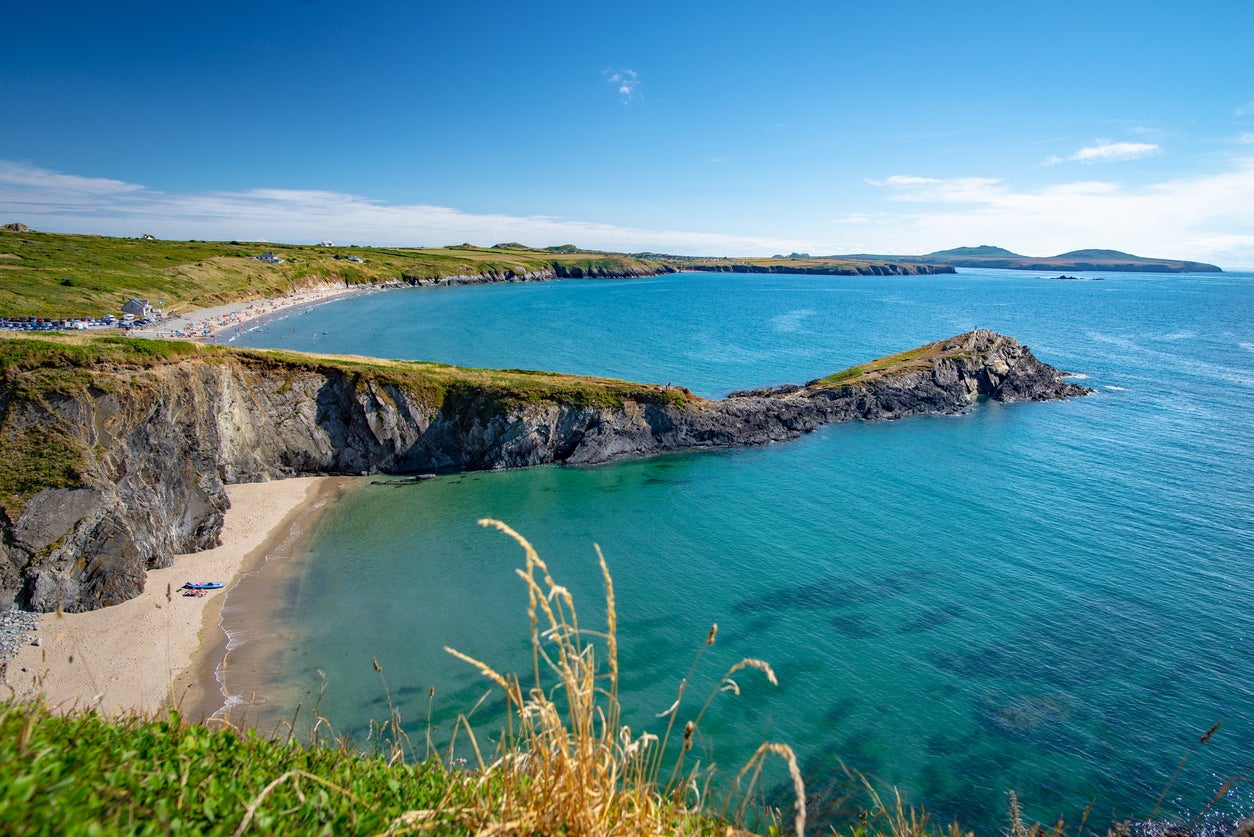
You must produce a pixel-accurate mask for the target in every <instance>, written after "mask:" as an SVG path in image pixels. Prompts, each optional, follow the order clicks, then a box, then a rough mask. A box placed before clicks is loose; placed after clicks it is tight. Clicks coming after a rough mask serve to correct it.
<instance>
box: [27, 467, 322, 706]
mask: <svg viewBox="0 0 1254 837" xmlns="http://www.w3.org/2000/svg"><path fill="white" fill-rule="evenodd" d="M336 482H337V480H336V478H334V477H301V478H296V479H288V480H279V481H274V482H265V483H247V484H241V485H232V486H228V487H227V495H228V497H230V500H231V508H230V510H229V511H228V512H227V513H226V520H225V523H224V525H223V529H222V545H221V546H219V547H217V548H216V549H210V550H206V551H204V552H198V553H193V554H189V555H180V556H176V557H175V559H174V564H173V566H171V567H169V568H166V569H161V570H151V571H149V573H148V580H147V583H146V584H145V587H144V592H143V593H142V594H140V595H139V596H138V597H136V598H134V599H131V600H130V601H127V602H123V603H122V604H119V605H114V606H113V607H107V608H103V609H101V610H96V611H92V612H90V613H67V614H63V615H60V616H58V615H56V614H42V615H40V617H39V629H38V631H36V632H35V633H34V634H33V637H34V638H37V640H38V641H39V643H40V644H39V645H38V646H35V645H33V644H28V645H26V646H25V647H23V648H22V649H21V650H19V651H18V654H17V656H16V657H15V658H14V659H13V660H10V661H9V663H8V666H7V676H6V683H7V685H8V687H9V688H10V689H12V690H13V693H14V694H15V695H16V696H18V697H33V696H35V695H37V694H39V693H40V692H42V693H43V694H44V696H45V698H46V700H47V703H48V704H49V706H51V707H53V708H56V709H59V710H69V709H73V708H79V709H83V708H92V709H98V710H99V711H101V712H104V713H106V714H115V713H119V712H126V711H131V710H134V711H139V712H143V713H157V712H160V711H162V710H164V709H166V708H168V707H170V706H171V705H174V706H179V707H184V708H185V710H186V709H188V708H191V707H199V706H204V705H205V702H206V700H207V698H206V696H207V695H211V693H212V691H213V690H214V689H215V688H216V685H217V684H216V682H209V683H202V682H200V681H201V680H203V679H205V677H204V674H203V672H206V671H208V672H210V673H211V672H212V671H213V665H212V664H207V662H206V661H204V660H203V659H201V658H202V657H203V656H205V653H206V652H208V651H209V650H211V649H213V648H215V647H217V646H218V645H219V644H220V642H219V640H220V637H219V635H220V634H221V630H220V628H219V626H218V619H219V610H220V608H221V605H222V599H223V596H224V595H225V593H226V592H227V591H228V590H229V589H230V588H231V587H232V586H233V584H234V583H235V582H236V581H237V580H238V579H239V578H240V576H241V574H242V573H244V572H247V571H248V570H249V569H250V568H251V567H252V566H254V565H256V564H258V563H260V562H261V561H262V560H263V559H264V556H265V554H266V551H267V549H268V548H269V547H270V546H271V544H272V543H273V542H274V541H275V539H276V538H279V539H281V538H286V536H287V533H288V531H289V530H290V529H291V527H292V523H293V521H295V520H296V519H297V518H298V517H300V516H301V515H302V514H303V513H304V512H307V511H308V510H309V509H310V508H311V507H312V506H313V505H314V504H315V503H316V502H317V501H318V500H319V498H320V497H321V496H322V494H323V492H324V491H326V490H329V489H330V488H331V487H332V486H333V485H334V484H336ZM188 581H221V582H224V583H225V585H226V586H225V587H224V588H223V589H220V590H213V591H210V592H207V593H206V594H205V595H204V596H203V597H185V596H183V595H182V592H181V591H180V590H179V588H180V587H181V586H182V585H183V584H184V583H185V582H188ZM189 675H190V676H189ZM210 677H211V675H210ZM185 702H186V703H187V704H190V705H191V707H185V706H184V704H185ZM192 711H193V714H194V712H195V711H196V710H195V709H192ZM185 714H186V711H185ZM189 719H190V720H199V719H198V718H195V717H190V718H189Z"/></svg>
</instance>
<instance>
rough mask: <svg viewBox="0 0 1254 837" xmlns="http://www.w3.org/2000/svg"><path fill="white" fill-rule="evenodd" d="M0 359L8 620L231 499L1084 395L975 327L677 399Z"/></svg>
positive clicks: (389, 367) (152, 354)
mask: <svg viewBox="0 0 1254 837" xmlns="http://www.w3.org/2000/svg"><path fill="white" fill-rule="evenodd" d="M4 348H5V352H3V353H0V359H2V360H3V363H4V367H3V369H0V405H2V406H3V414H2V415H0V457H2V458H3V459H4V461H5V463H6V468H5V470H4V472H3V473H0V609H3V607H5V606H7V604H9V603H12V602H16V603H19V604H21V605H24V606H26V607H29V608H31V609H34V610H44V611H48V610H55V609H57V608H58V607H60V608H64V609H65V610H67V611H79V610H91V609H95V608H98V607H102V606H105V605H109V604H114V603H117V602H120V601H123V600H126V599H128V598H131V597H133V596H135V595H137V594H138V593H139V592H140V591H141V590H142V589H143V586H144V579H145V571H146V570H148V569H154V568H157V567H164V566H168V565H169V564H170V562H171V559H172V557H173V556H174V555H175V554H178V553H184V552H194V551H198V550H201V549H205V548H208V547H211V546H214V545H215V544H216V543H217V540H218V533H219V532H220V531H221V527H222V519H223V512H224V510H225V509H226V507H227V505H228V502H227V498H226V494H225V491H224V488H223V486H224V485H225V484H228V483H235V482H253V481H259V480H269V479H278V478H283V477H291V476H301V475H313V474H370V473H389V474H411V475H412V474H428V473H448V472H456V471H472V470H486V469H498V468H513V467H522V466H529V465H541V464H546V463H553V462H564V463H568V464H596V463H602V462H608V461H610V460H613V459H616V458H619V457H623V456H632V455H648V454H653V453H660V452H663V451H673V450H683V449H693V448H715V447H731V446H738V445H759V444H765V443H768V442H775V441H785V440H788V439H793V438H796V437H797V436H800V435H801V434H803V433H806V432H809V431H811V430H814V429H815V428H817V427H820V426H822V425H824V424H830V423H832V422H838V421H848V420H851V419H860V420H884V419H896V418H902V417H905V416H911V415H921V414H928V413H957V412H961V411H963V410H966V409H967V408H969V407H970V406H971V405H972V404H974V403H975V402H976V401H977V400H978V399H980V398H982V397H987V398H989V399H992V400H995V401H1004V402H1010V401H1040V400H1047V399H1058V398H1070V397H1073V396H1077V395H1083V394H1085V393H1086V392H1088V390H1085V389H1084V388H1083V387H1079V386H1076V385H1075V384H1070V383H1068V382H1067V381H1066V380H1065V379H1064V376H1063V375H1062V373H1060V372H1059V371H1058V370H1056V369H1054V368H1053V367H1051V366H1049V365H1047V364H1044V363H1042V362H1041V361H1039V360H1037V358H1036V357H1035V356H1033V355H1032V353H1031V351H1029V350H1028V348H1027V347H1026V346H1023V345H1021V344H1019V343H1018V342H1017V341H1016V340H1014V339H1013V338H1010V337H1005V336H1002V335H999V334H995V333H993V332H991V331H983V330H980V331H972V332H969V333H967V334H962V335H958V336H956V337H952V338H949V339H947V340H941V341H937V342H935V343H929V344H927V345H925V346H921V347H919V348H917V349H912V350H910V351H908V352H902V353H900V354H896V355H891V356H889V357H885V358H880V359H879V360H875V361H871V362H869V363H866V364H863V365H860V366H855V367H853V368H851V369H847V370H845V371H844V372H840V373H837V374H835V375H830V376H828V377H826V378H820V379H817V380H814V381H811V382H810V383H808V384H806V385H804V386H786V387H776V388H768V389H759V390H752V391H744V392H736V393H733V394H732V395H731V396H729V397H728V398H726V399H724V400H722V401H710V400H706V399H703V398H698V397H696V396H693V395H692V394H690V393H689V392H688V391H687V390H684V389H682V388H678V387H669V386H668V387H662V386H657V385H652V384H630V383H627V382H624V381H611V380H606V379H596V378H580V377H574V376H562V375H549V374H546V373H538V372H517V371H514V372H490V371H486V370H469V369H465V370H463V369H457V368H455V367H447V366H442V365H438V364H421V363H408V362H398V361H363V360H362V359H360V358H355V359H347V358H344V359H340V358H335V357H326V356H313V355H301V354H298V353H294V352H260V351H247V350H232V349H225V348H222V347H206V346H197V345H194V344H188V343H175V342H170V341H140V340H134V341H121V342H119V341H118V340H117V339H115V338H95V339H91V338H87V339H84V338H53V337H46V338H7V339H6V340H5V346H4Z"/></svg>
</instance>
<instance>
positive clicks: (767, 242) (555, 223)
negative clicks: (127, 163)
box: [0, 161, 812, 255]
mask: <svg viewBox="0 0 1254 837" xmlns="http://www.w3.org/2000/svg"><path fill="white" fill-rule="evenodd" d="M0 217H2V218H3V220H4V221H5V222H8V221H21V222H23V223H26V224H28V225H29V226H31V227H33V228H34V229H42V230H47V231H51V232H58V231H59V232H85V233H97V234H102V235H117V236H134V235H139V234H140V233H145V232H148V233H152V234H153V235H156V236H158V237H159V238H171V239H191V238H197V239H210V240H224V241H225V240H232V239H238V240H241V241H283V242H293V243H298V242H302V241H320V240H322V239H331V240H332V241H343V242H351V243H356V244H373V245H406V246H417V245H440V244H452V243H460V242H463V241H470V242H474V243H477V244H495V243H497V242H500V241H522V242H526V243H530V244H533V245H537V246H544V245H550V244H563V243H567V242H573V243H575V244H578V245H580V246H581V247H587V248H592V249H605V250H617V251H626V252H636V251H642V250H651V251H662V252H672V253H676V254H681V255H754V254H760V255H769V254H771V253H779V252H785V253H787V252H792V251H803V250H805V249H806V248H807V247H808V246H809V245H810V244H812V242H811V241H806V240H798V239H793V238H766V237H756V236H751V235H723V234H718V233H701V232H688V231H684V230H646V229H639V228H634V227H622V226H617V225H614V224H604V223H597V222H592V221H580V220H572V219H566V218H555V217H551V216H545V215H533V216H514V215H502V214H472V213H468V212H462V211H461V210H458V209H453V208H450V207H444V206H431V205H427V204H404V205H398V204H388V203H383V202H380V201H374V200H370V199H368V198H365V197H362V196H360V195H351V194H344V193H341V192H330V191H317V190H294V189H250V190H245V191H238V192H204V193H194V194H172V193H166V192H160V191H155V190H152V189H146V188H144V187H143V186H141V185H137V184H133V183H125V182H123V181H119V180H107V179H103V178H88V177H78V176H76V175H65V174H60V173H58V172H54V171H50V170H48V169H42V168H37V167H33V166H28V165H23V164H21V163H12V162H4V161H0Z"/></svg>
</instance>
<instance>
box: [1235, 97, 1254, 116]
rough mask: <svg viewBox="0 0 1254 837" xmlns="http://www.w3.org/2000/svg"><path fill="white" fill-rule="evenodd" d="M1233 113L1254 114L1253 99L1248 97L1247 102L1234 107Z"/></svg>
mask: <svg viewBox="0 0 1254 837" xmlns="http://www.w3.org/2000/svg"><path fill="white" fill-rule="evenodd" d="M1235 113H1236V115H1237V116H1250V115H1251V114H1254V99H1250V100H1249V101H1248V102H1246V103H1245V104H1243V105H1241V106H1240V107H1239V108H1237V109H1236V111H1235Z"/></svg>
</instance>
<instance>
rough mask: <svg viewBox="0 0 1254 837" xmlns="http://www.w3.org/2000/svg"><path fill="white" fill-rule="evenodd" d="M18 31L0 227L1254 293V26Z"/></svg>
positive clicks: (625, 22) (1239, 21)
mask: <svg viewBox="0 0 1254 837" xmlns="http://www.w3.org/2000/svg"><path fill="white" fill-rule="evenodd" d="M1027 6H1028V4H1012V3H1006V2H1004V0H1003V2H965V3H964V2H952V3H936V2H926V3H924V2H880V3H867V2H845V0H830V1H829V2H787V0H785V1H784V2H772V3H763V2H760V1H759V2H754V3H742V2H735V1H734V0H731V1H729V0H724V1H723V2H694V3H677V2H670V3H652V2H638V3H633V4H608V3H607V4H595V3H586V2H585V3H559V2H543V1H542V0H541V1H540V2H531V3H507V2H498V3H480V2H474V0H468V1H466V2H459V3H438V4H437V3H414V2H400V1H399V0H386V1H385V2H364V3H358V4H332V3H328V2H325V0H277V1H276V2H258V3H254V4H242V3H235V2H220V3H215V4H205V5H195V6H193V5H190V4H186V5H185V4H177V3H131V2H118V3H109V4H105V3H95V2H92V3H64V2H56V0H46V2H43V3H39V4H23V5H20V6H18V7H15V8H14V9H12V10H10V11H9V12H8V13H6V16H5V29H6V34H5V36H4V38H3V42H4V48H3V49H0V114H2V117H0V120H2V121H0V223H4V222H8V221H23V222H25V223H27V224H29V225H30V226H32V227H34V228H36V229H44V230H56V231H74V232H93V233H102V234H110V235H137V234H140V233H143V232H149V233H153V234H156V235H159V236H161V237H169V238H203V239H234V238H238V239H250V240H270V241H291V242H301V241H319V240H322V239H332V240H334V241H336V242H337V243H340V242H342V243H358V244H410V245H435V244H449V243H457V242H461V241H471V242H474V243H478V244H493V243H497V242H499V241H521V242H523V243H526V244H530V245H537V246H543V245H548V244H557V243H566V242H571V243H575V244H579V245H581V246H585V247H598V248H606V249H620V250H631V251H637V250H657V251H666V252H676V253H693V254H706V255H769V254H771V253H775V252H789V251H793V250H804V251H807V252H811V253H815V254H819V253H823V254H827V253H851V252H878V253H886V252H887V253H922V252H929V251H932V250H937V249H942V248H947V247H954V246H959V245H974V244H997V245H1001V246H1004V247H1008V248H1010V249H1012V250H1015V251H1017V252H1022V253H1027V254H1031V255H1050V254H1054V253H1058V252H1062V251H1064V250H1070V249H1077V248H1082V247H1111V248H1115V249H1120V250H1126V251H1130V252H1134V253H1140V254H1144V255H1153V256H1164V257H1175V258H1194V259H1204V260H1209V261H1216V262H1218V263H1220V264H1221V265H1223V266H1225V267H1230V268H1231V267H1254V49H1252V48H1251V47H1252V46H1254V35H1251V33H1252V32H1254V3H1251V2H1249V0H1227V1H1224V0H1201V2H1196V3H1193V4H1181V3H1175V2H1172V3H1167V2H1156V0H1140V1H1139V2H1102V0H1091V2H1074V3H1073V2H1054V3H1048V4H1045V3H1042V4H1031V5H1030V8H1025V7H1027Z"/></svg>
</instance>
